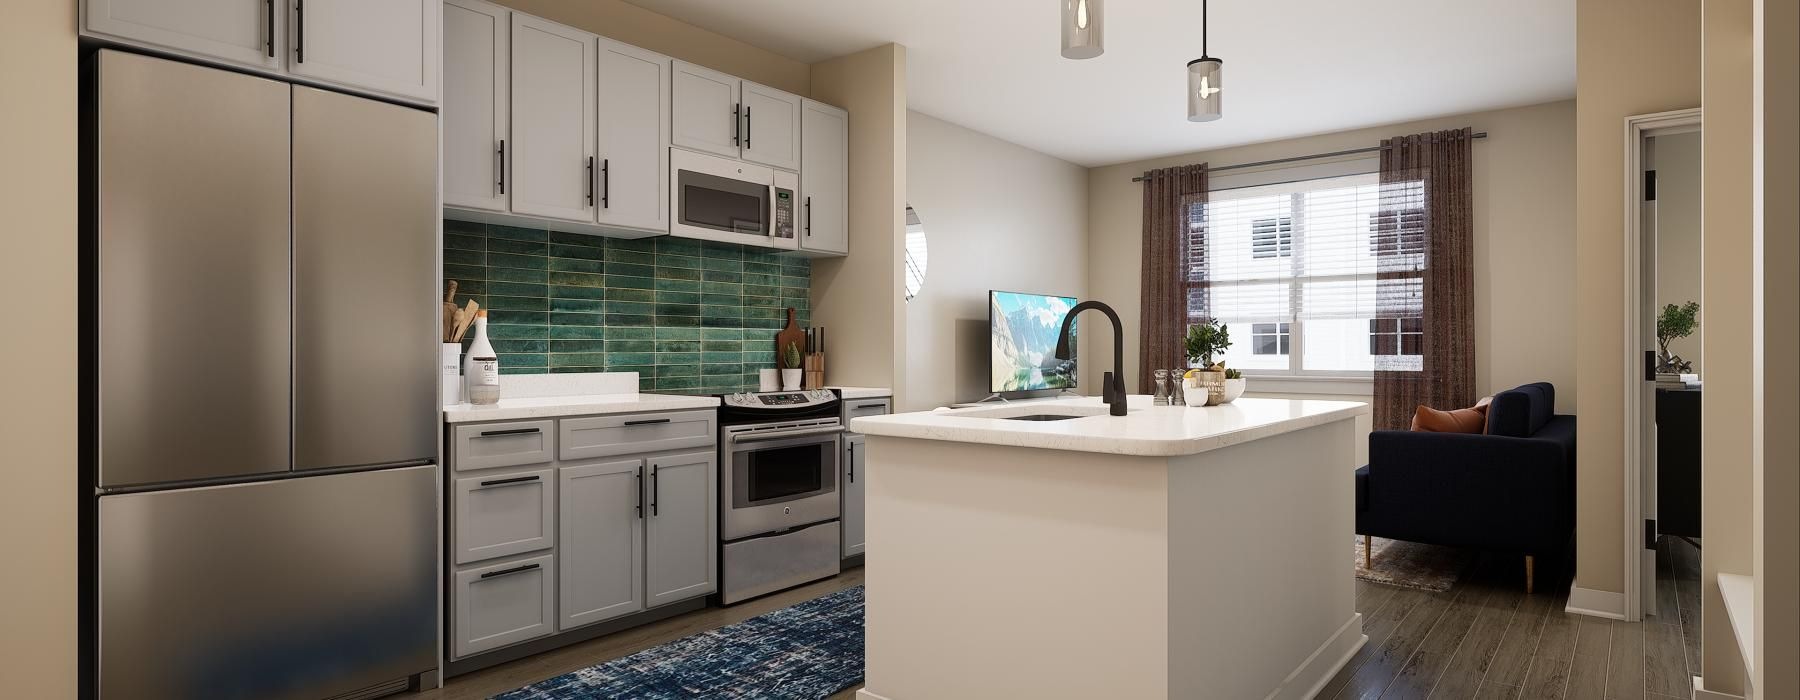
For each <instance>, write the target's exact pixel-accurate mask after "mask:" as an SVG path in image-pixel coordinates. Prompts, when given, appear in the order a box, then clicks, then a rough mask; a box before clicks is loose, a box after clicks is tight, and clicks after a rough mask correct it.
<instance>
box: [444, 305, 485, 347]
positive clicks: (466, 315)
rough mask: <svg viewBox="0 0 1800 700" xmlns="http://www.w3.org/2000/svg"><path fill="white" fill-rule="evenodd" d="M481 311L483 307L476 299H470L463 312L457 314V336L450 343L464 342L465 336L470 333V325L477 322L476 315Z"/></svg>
mask: <svg viewBox="0 0 1800 700" xmlns="http://www.w3.org/2000/svg"><path fill="white" fill-rule="evenodd" d="M480 310H481V305H480V304H477V303H475V300H474V299H470V300H469V303H468V304H467V305H466V306H464V307H463V310H462V311H460V312H458V313H457V317H458V318H457V321H456V335H455V336H454V337H452V338H451V339H450V342H452V343H460V342H462V339H463V334H464V333H467V332H469V325H470V324H472V323H474V322H475V313H476V312H477V311H480Z"/></svg>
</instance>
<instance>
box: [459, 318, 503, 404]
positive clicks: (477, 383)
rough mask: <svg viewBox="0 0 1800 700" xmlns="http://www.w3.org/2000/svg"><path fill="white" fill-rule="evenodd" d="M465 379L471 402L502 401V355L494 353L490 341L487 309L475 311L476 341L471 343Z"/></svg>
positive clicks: (464, 372)
mask: <svg viewBox="0 0 1800 700" xmlns="http://www.w3.org/2000/svg"><path fill="white" fill-rule="evenodd" d="M463 379H464V381H466V382H468V385H469V389H468V392H467V393H466V395H467V396H468V397H469V403H472V404H495V403H499V402H500V357H499V356H498V355H495V354H494V345H493V344H492V343H489V342H488V335H487V310H486V309H482V310H481V311H477V312H475V342H473V343H470V344H469V359H468V364H467V365H466V366H465V367H464V368H463Z"/></svg>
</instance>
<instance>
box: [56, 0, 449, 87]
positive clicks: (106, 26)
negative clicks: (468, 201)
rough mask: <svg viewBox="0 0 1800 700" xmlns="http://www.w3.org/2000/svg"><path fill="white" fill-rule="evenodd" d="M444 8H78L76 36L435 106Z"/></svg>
mask: <svg viewBox="0 0 1800 700" xmlns="http://www.w3.org/2000/svg"><path fill="white" fill-rule="evenodd" d="M440 1H441V0H81V2H80V7H81V29H82V32H83V33H84V34H87V35H90V36H98V37H102V38H105V39H108V40H112V41H119V42H122V43H128V44H137V45H142V46H148V47H152V48H157V49H162V50H167V51H171V52H174V53H178V54H182V55H185V56H189V57H192V58H200V59H207V60H213V61H223V62H227V63H232V64H236V65H240V66H247V67H250V68H253V69H256V70H259V71H262V72H266V73H280V74H284V75H290V76H298V77H301V78H304V79H306V80H307V81H310V82H316V83H325V84H331V85H336V86H340V87H344V88H349V89H351V90H355V91H360V92H373V93H380V94H383V95H386V96H389V97H394V98H400V99H403V100H407V101H411V102H424V103H435V102H437V98H438V94H437V93H438V65H439V60H440V59H439V56H438V15H439V5H440Z"/></svg>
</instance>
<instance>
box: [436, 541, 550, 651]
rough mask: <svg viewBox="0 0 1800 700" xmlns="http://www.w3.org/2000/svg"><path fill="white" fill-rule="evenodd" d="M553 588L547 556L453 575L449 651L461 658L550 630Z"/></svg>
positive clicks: (540, 634)
mask: <svg viewBox="0 0 1800 700" xmlns="http://www.w3.org/2000/svg"><path fill="white" fill-rule="evenodd" d="M555 584H556V558H555V557H553V556H551V555H549V554H545V555H543V556H538V557H532V558H530V559H522V560H518V561H509V562H505V563H501V564H492V565H489V566H481V567H476V568H473V569H467V570H464V571H459V572H457V573H456V576H455V577H454V579H453V583H452V590H451V597H452V598H453V599H454V600H455V605H456V609H455V614H454V615H453V616H452V621H451V626H452V634H453V635H454V639H455V641H454V643H453V649H452V652H453V653H454V654H455V655H456V656H457V657H459V658H460V657H466V656H469V655H472V654H478V653H480V652H483V651H487V650H489V649H495V648H498V647H503V646H506V645H508V644H513V643H516V642H523V641H525V640H527V639H535V638H537V637H542V636H544V635H546V634H549V633H551V632H552V631H555V629H556V597H555V590H556V589H555Z"/></svg>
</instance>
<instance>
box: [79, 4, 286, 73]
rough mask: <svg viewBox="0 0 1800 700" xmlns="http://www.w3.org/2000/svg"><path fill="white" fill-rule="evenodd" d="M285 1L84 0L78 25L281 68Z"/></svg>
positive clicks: (95, 31) (205, 54) (94, 31)
mask: <svg viewBox="0 0 1800 700" xmlns="http://www.w3.org/2000/svg"><path fill="white" fill-rule="evenodd" d="M288 2H289V0H279V1H277V2H272V3H271V2H268V0H85V1H84V2H83V3H82V22H83V24H82V28H83V30H84V31H86V32H87V33H90V34H104V35H107V36H109V37H113V38H119V39H130V40H135V41H138V42H142V43H145V44H150V45H153V46H158V47H161V48H165V49H174V50H176V51H179V52H183V53H190V54H195V55H199V56H203V57H208V58H215V59H219V60H222V61H230V62H232V63H239V64H243V65H247V66H255V67H259V68H266V69H270V70H280V69H281V52H282V50H283V48H284V45H285V42H284V41H283V37H284V36H285V35H284V33H283V31H282V29H283V21H284V19H285V18H286V15H287V13H286V9H287V3H288Z"/></svg>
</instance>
